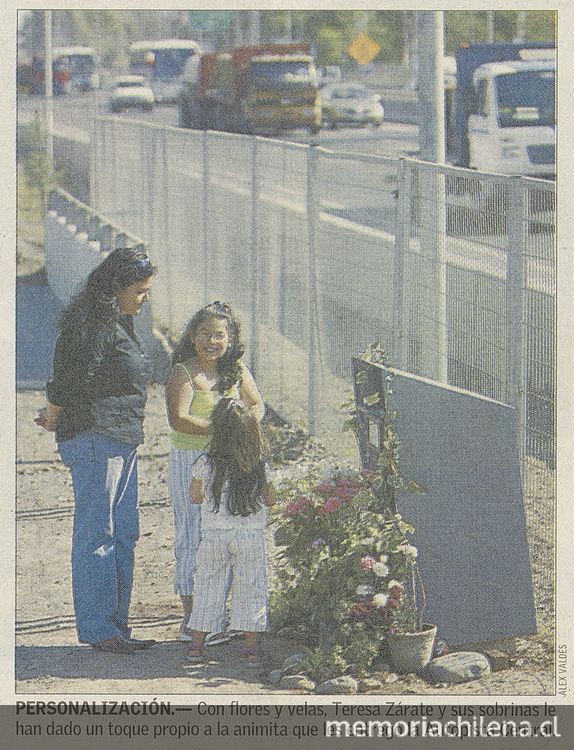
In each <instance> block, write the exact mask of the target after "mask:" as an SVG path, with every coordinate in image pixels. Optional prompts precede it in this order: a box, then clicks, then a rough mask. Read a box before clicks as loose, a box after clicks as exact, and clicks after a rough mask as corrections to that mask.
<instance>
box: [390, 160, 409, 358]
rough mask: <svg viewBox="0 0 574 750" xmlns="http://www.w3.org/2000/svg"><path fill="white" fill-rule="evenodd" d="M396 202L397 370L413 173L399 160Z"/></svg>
mask: <svg viewBox="0 0 574 750" xmlns="http://www.w3.org/2000/svg"><path fill="white" fill-rule="evenodd" d="M397 182H398V185H397V187H398V202H397V214H396V215H397V221H396V225H395V245H394V254H393V331H392V342H393V351H392V358H391V362H392V363H393V365H394V366H395V367H397V368H398V369H404V367H405V360H406V354H405V345H406V335H405V311H404V304H405V301H404V283H405V254H406V252H407V249H408V247H409V240H410V224H411V200H410V199H411V193H412V170H411V169H409V167H408V165H407V163H406V162H405V160H404V159H400V160H399V169H398V175H397Z"/></svg>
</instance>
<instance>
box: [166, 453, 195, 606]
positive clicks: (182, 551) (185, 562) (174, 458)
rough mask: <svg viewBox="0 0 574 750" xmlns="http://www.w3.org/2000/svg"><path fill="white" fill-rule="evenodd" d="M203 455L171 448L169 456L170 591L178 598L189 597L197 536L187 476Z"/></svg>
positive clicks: (191, 589) (189, 477)
mask: <svg viewBox="0 0 574 750" xmlns="http://www.w3.org/2000/svg"><path fill="white" fill-rule="evenodd" d="M202 454H203V451H187V450H182V449H181V448H174V447H173V446H172V448H171V452H170V455H169V471H168V488H169V496H170V498H171V503H172V507H173V525H174V528H175V544H174V554H175V579H174V585H173V590H174V592H175V593H176V594H179V595H180V596H190V595H191V594H193V571H194V569H195V556H196V554H197V548H198V547H199V539H200V534H201V505H193V504H192V502H191V500H190V499H189V485H190V484H191V473H192V471H193V465H194V463H195V462H196V460H197V459H198V458H199V456H201V455H202Z"/></svg>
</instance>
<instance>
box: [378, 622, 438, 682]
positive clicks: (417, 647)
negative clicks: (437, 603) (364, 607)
mask: <svg viewBox="0 0 574 750" xmlns="http://www.w3.org/2000/svg"><path fill="white" fill-rule="evenodd" d="M423 628H424V630H421V631H419V632H418V633H388V634H387V643H388V646H389V657H390V660H391V664H392V666H393V668H394V669H395V670H396V671H397V672H401V673H403V674H408V673H410V672H420V671H421V670H422V669H424V668H425V667H426V666H427V664H428V663H429V662H430V660H431V656H432V649H433V644H434V639H435V637H436V625H428V624H427V623H423Z"/></svg>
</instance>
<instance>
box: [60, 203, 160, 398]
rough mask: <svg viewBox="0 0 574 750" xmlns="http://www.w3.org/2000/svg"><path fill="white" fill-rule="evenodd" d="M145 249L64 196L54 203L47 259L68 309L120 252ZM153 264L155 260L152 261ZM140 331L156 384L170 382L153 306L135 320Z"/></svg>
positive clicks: (138, 242) (137, 241)
mask: <svg viewBox="0 0 574 750" xmlns="http://www.w3.org/2000/svg"><path fill="white" fill-rule="evenodd" d="M139 244H141V245H142V246H143V243H142V242H141V241H140V240H138V239H137V238H136V237H133V236H130V235H128V234H126V233H125V232H123V231H122V230H120V229H119V228H118V227H116V226H115V225H113V224H112V223H111V222H109V221H107V220H106V219H105V218H104V217H101V216H99V215H97V214H96V213H95V212H94V211H93V210H92V209H90V208H89V207H88V206H86V205H84V204H83V203H81V202H80V201H77V200H75V199H74V198H72V196H71V195H69V194H67V193H65V192H64V191H62V190H59V189H55V190H52V191H51V192H50V195H49V198H48V211H47V214H46V218H45V258H46V275H47V277H48V284H49V286H50V288H51V290H52V291H53V293H54V294H55V296H56V297H57V298H58V300H59V301H60V303H61V304H62V306H65V305H67V304H68V302H69V301H70V299H71V298H72V297H73V296H74V295H75V294H77V293H78V292H79V291H80V289H81V288H82V285H83V283H84V282H85V280H86V278H87V277H88V275H89V273H90V272H91V271H92V270H93V269H94V268H95V267H96V266H97V265H98V264H99V263H100V262H101V261H102V260H103V259H104V258H105V257H106V255H107V254H108V253H109V252H110V251H111V250H113V249H114V248H116V247H134V246H136V245H139ZM152 260H153V259H152ZM135 325H136V331H137V334H138V336H139V337H140V339H141V341H142V343H143V344H144V347H145V348H146V350H147V352H148V354H149V355H150V358H151V361H152V368H153V380H154V382H158V383H161V382H164V380H165V377H166V375H167V370H168V368H169V346H168V344H167V342H166V339H165V338H164V337H163V336H162V335H161V334H160V333H159V332H158V331H156V330H154V328H153V323H152V316H151V310H150V306H149V305H146V306H145V307H144V308H143V309H142V312H141V313H140V315H138V316H137V318H136V319H135Z"/></svg>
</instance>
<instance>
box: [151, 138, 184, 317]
mask: <svg viewBox="0 0 574 750" xmlns="http://www.w3.org/2000/svg"><path fill="white" fill-rule="evenodd" d="M159 133H160V144H159V145H160V163H159V165H158V166H159V169H158V172H159V173H160V174H161V190H160V192H159V195H160V196H161V204H160V205H158V209H159V211H160V213H161V218H162V222H161V233H160V236H159V237H158V242H157V243H156V245H155V248H156V252H157V250H158V249H159V246H160V243H161V245H162V248H164V249H162V251H161V254H162V256H163V258H164V263H165V266H166V270H167V274H166V275H167V284H168V293H167V315H168V320H169V325H170V327H171V329H172V331H175V330H177V327H178V326H177V324H176V318H175V316H174V307H176V308H177V297H176V292H175V290H176V286H175V285H174V278H173V273H172V269H173V265H174V264H173V263H172V262H170V255H171V254H172V250H171V248H170V234H171V232H170V223H171V222H170V220H169V204H170V201H169V192H170V191H169V183H170V178H169V160H168V156H167V138H168V137H169V131H168V130H167V128H162V129H161V131H159ZM158 197H159V196H158ZM156 204H159V201H156Z"/></svg>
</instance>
